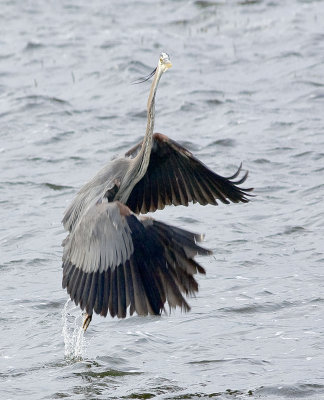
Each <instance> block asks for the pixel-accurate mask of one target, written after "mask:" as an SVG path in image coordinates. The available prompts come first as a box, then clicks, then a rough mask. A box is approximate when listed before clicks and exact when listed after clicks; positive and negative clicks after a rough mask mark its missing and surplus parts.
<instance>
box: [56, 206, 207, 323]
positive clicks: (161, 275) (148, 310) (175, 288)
mask: <svg viewBox="0 0 324 400" xmlns="http://www.w3.org/2000/svg"><path fill="white" fill-rule="evenodd" d="M93 207H94V208H95V210H89V211H88V213H86V214H84V216H83V217H82V218H81V219H80V221H79V222H78V224H77V226H76V227H75V229H73V231H72V232H70V233H69V235H68V237H67V238H66V240H64V242H63V245H64V253H63V254H64V256H63V279H62V285H63V287H64V288H65V287H66V288H67V292H68V293H69V294H70V297H71V299H72V300H73V301H74V302H75V303H76V304H79V305H80V307H81V309H84V310H86V312H87V314H88V315H91V314H92V313H93V312H95V313H97V314H101V315H102V316H106V315H107V314H108V312H109V313H110V315H111V316H112V317H115V316H117V317H118V318H124V317H126V315H127V311H128V310H129V313H130V314H132V313H133V312H134V311H136V313H137V314H139V315H147V314H154V315H159V314H160V313H161V312H162V311H163V310H164V305H165V303H166V302H168V304H169V306H170V307H171V308H174V307H181V308H182V309H183V310H185V311H188V310H189V309H190V307H189V305H188V303H187V302H186V300H185V299H184V297H183V293H184V294H194V293H195V292H197V291H198V283H197V282H196V280H195V278H194V274H196V273H197V272H200V273H204V269H203V268H202V267H201V266H200V265H199V264H198V263H197V262H196V261H194V259H193V258H194V257H195V255H197V254H200V255H206V254H210V251H209V250H206V249H203V248H202V247H200V246H199V245H198V244H197V242H199V241H200V240H201V238H202V236H201V235H197V234H194V233H191V232H188V231H186V230H183V229H180V228H176V227H172V226H170V225H168V224H164V223H162V222H158V221H155V220H153V219H150V218H146V217H143V218H138V217H137V216H136V215H135V214H133V213H131V211H130V210H129V209H128V208H127V207H125V206H123V205H122V204H121V203H118V202H113V203H108V202H103V203H100V204H95V205H94V206H93ZM91 216H94V218H93V219H91V218H90V217H91ZM103 225H105V226H104V227H103ZM86 230H88V232H86ZM102 235H106V237H102ZM104 246H109V247H110V248H109V249H108V250H107V249H105V248H104ZM87 252H88V253H87Z"/></svg>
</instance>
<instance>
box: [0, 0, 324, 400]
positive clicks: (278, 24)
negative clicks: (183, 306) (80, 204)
mask: <svg viewBox="0 0 324 400" xmlns="http://www.w3.org/2000/svg"><path fill="white" fill-rule="evenodd" d="M0 6H1V14H0V169H1V175H0V204H1V208H0V252H1V256H0V306H1V315H0V322H1V330H0V383H1V398H2V399H6V400H9V399H12V400H18V399H33V400H38V399H60V398H71V399H149V398H157V399H198V398H199V399H207V398H216V399H222V400H224V399H231V398H234V399H250V398H252V399H253V398H255V399H298V398H305V399H324V321H323V315H324V294H323V291H324V269H323V267H324V241H323V236H324V235H323V234H324V202H323V198H324V180H323V176H324V25H323V20H324V2H323V1H297V0H283V1H280V2H276V1H256V0H255V1H248V0H246V1H244V0H243V1H234V0H233V1H198V0H197V1H186V0H177V1H166V0H157V1H148V0H147V1H128V2H120V1H117V0H114V1H109V2H104V1H99V0H94V1H92V2H86V1H84V0H83V1H81V0H79V1H78V0H76V1H73V2H72V1H62V2H56V1H48V2H44V1H26V2H20V1H18V0H12V1H4V0H2V1H0ZM162 50H164V51H167V52H168V53H169V54H170V57H171V60H172V62H173V68H172V69H171V70H170V71H168V72H167V73H166V74H165V75H164V76H163V77H162V80H161V83H160V87H159V90H158V94H157V109H156V129H155V130H156V131H157V132H161V133H164V134H167V135H169V136H170V137H171V138H173V139H174V140H177V141H179V142H180V143H182V144H184V145H185V146H187V147H188V148H189V149H190V150H191V151H192V152H193V153H194V154H195V155H196V156H197V157H198V158H199V159H201V160H202V161H203V162H204V163H205V164H207V165H208V166H209V167H211V168H212V169H214V170H215V171H217V172H218V173H219V174H222V175H225V176H226V175H230V174H231V173H233V172H234V171H235V169H236V168H237V167H238V165H239V164H240V162H241V161H243V168H245V169H248V170H249V171H250V175H249V178H248V184H247V186H253V187H254V188H255V195H256V197H255V198H253V200H252V201H251V202H250V203H248V204H232V205H230V206H225V205H219V206H218V207H213V206H207V207H202V206H199V205H195V206H190V207H188V208H186V207H169V208H167V209H165V210H163V211H161V212H157V213H155V218H158V219H161V220H162V221H165V222H168V223H172V224H174V225H177V226H180V227H184V228H186V229H189V230H192V231H195V232H201V233H205V234H206V241H205V243H204V245H205V246H206V247H208V248H210V249H212V250H213V251H214V255H213V256H212V257H201V258H198V260H199V262H201V263H202V264H203V265H204V267H205V268H206V270H207V275H206V276H201V277H199V284H200V291H199V293H198V295H197V296H196V298H193V299H190V300H189V302H190V304H191V306H192V310H191V312H190V313H188V314H182V313H181V312H180V311H176V312H173V313H171V315H163V316H162V317H146V318H143V317H138V316H133V317H131V318H127V319H125V320H117V319H111V318H106V319H104V318H101V317H99V316H96V317H94V320H93V322H92V323H91V325H90V328H89V330H88V331H87V333H86V334H85V335H84V337H81V336H80V337H79V338H78V337H77V336H78V332H79V331H78V329H79V328H78V327H79V325H80V311H79V310H78V308H75V307H72V305H71V303H66V302H67V299H68V296H67V294H66V293H65V291H64V290H62V289H61V274H62V271H61V256H62V248H61V242H62V240H63V238H64V237H65V233H64V231H63V227H62V225H61V222H60V221H61V219H62V216H63V213H64V210H65V208H66V206H67V205H68V203H69V202H70V201H71V199H72V198H73V196H74V195H75V193H76V192H77V190H78V188H79V187H80V186H81V184H83V183H84V182H85V181H87V180H88V179H90V178H91V177H92V176H93V175H94V174H95V173H96V171H97V170H98V169H99V168H101V166H103V165H104V164H105V163H106V161H107V160H109V159H110V158H111V157H113V156H114V155H115V154H118V153H124V152H126V151H127V150H128V149H129V148H130V147H131V146H132V145H134V144H135V143H137V142H138V141H139V140H140V139H141V138H142V136H143V134H144V131H145V125H146V112H145V109H146V101H147V96H148V91H149V86H150V83H149V82H146V83H144V84H142V85H131V84H130V83H131V82H132V81H134V80H135V79H137V78H138V77H141V76H143V75H145V74H148V73H149V72H150V71H151V70H152V69H153V68H154V67H155V65H156V63H157V60H158V57H159V53H160V51H162ZM76 318H77V320H76V321H75V319H76ZM75 324H76V328H75ZM62 332H63V333H62Z"/></svg>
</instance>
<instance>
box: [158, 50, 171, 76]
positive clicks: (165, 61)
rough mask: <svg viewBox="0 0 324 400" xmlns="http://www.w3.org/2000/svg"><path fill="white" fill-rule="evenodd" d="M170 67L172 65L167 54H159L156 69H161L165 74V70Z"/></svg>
mask: <svg viewBox="0 0 324 400" xmlns="http://www.w3.org/2000/svg"><path fill="white" fill-rule="evenodd" d="M171 67H172V63H171V61H170V57H169V54H167V53H161V54H160V58H159V64H158V68H159V69H161V71H162V72H165V71H166V70H167V69H169V68H171Z"/></svg>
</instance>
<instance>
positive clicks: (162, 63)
mask: <svg viewBox="0 0 324 400" xmlns="http://www.w3.org/2000/svg"><path fill="white" fill-rule="evenodd" d="M171 67H172V63H171V61H170V57H169V54H167V53H164V52H162V53H161V54H160V58H159V62H158V65H157V67H156V68H154V69H153V71H152V72H151V73H150V74H149V75H147V76H145V77H143V78H139V79H137V80H136V81H134V82H133V84H138V83H143V82H146V81H148V80H149V79H151V78H152V76H154V75H155V73H156V72H158V74H157V75H158V76H159V77H161V75H162V74H163V72H165V71H166V70H168V69H169V68H171Z"/></svg>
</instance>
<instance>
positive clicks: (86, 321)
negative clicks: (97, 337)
mask: <svg viewBox="0 0 324 400" xmlns="http://www.w3.org/2000/svg"><path fill="white" fill-rule="evenodd" d="M91 320H92V314H91V315H89V314H85V319H84V321H83V325H82V328H83V330H84V332H85V331H86V330H87V329H88V326H89V325H90V322H91Z"/></svg>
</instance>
